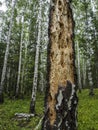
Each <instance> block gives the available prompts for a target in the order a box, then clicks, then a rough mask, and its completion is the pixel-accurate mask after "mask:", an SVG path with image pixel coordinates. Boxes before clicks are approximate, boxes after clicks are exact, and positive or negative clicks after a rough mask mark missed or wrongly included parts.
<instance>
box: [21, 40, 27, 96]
mask: <svg viewBox="0 0 98 130" xmlns="http://www.w3.org/2000/svg"><path fill="white" fill-rule="evenodd" d="M27 45H28V41H27V42H25V57H24V63H23V68H22V78H21V94H23V93H24V92H23V86H24V74H25V64H26V57H27Z"/></svg>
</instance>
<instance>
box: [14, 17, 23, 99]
mask: <svg viewBox="0 0 98 130" xmlns="http://www.w3.org/2000/svg"><path fill="white" fill-rule="evenodd" d="M23 29H24V16H22V31H21V41H20V53H19V65H18V77H17V86H16V97H18V96H19V85H20V76H21V62H22V44H23Z"/></svg>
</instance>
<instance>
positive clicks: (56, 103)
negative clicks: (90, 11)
mask: <svg viewBox="0 0 98 130" xmlns="http://www.w3.org/2000/svg"><path fill="white" fill-rule="evenodd" d="M73 29H74V21H73V16H72V10H71V8H70V2H69V1H67V0H51V5H50V22H49V38H50V39H49V45H48V59H47V62H48V63H47V64H48V67H47V71H48V74H47V81H48V83H47V90H46V107H45V108H46V110H45V117H44V120H43V125H42V130H76V129H77V126H76V106H77V96H76V91H75V85H76V72H75V63H74V59H75V57H74V55H75V54H74V42H73Z"/></svg>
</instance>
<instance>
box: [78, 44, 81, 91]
mask: <svg viewBox="0 0 98 130" xmlns="http://www.w3.org/2000/svg"><path fill="white" fill-rule="evenodd" d="M77 56H78V86H79V92H81V90H82V84H81V72H80V52H79V43H78V42H77Z"/></svg>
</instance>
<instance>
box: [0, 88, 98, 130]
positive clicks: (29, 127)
mask: <svg viewBox="0 0 98 130" xmlns="http://www.w3.org/2000/svg"><path fill="white" fill-rule="evenodd" d="M78 96H79V105H78V130H98V89H95V95H94V96H93V97H90V96H89V90H87V89H86V90H83V91H82V93H81V94H80V93H79V94H78ZM43 104H44V96H43V95H39V94H38V95H37V102H36V113H37V116H35V117H33V118H30V119H29V120H21V121H18V120H16V118H15V117H14V114H15V113H29V106H30V98H25V99H23V100H21V99H19V100H9V99H8V98H5V102H4V104H3V105H0V130H34V128H35V127H36V125H38V123H39V120H40V119H41V118H42V116H43Z"/></svg>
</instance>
